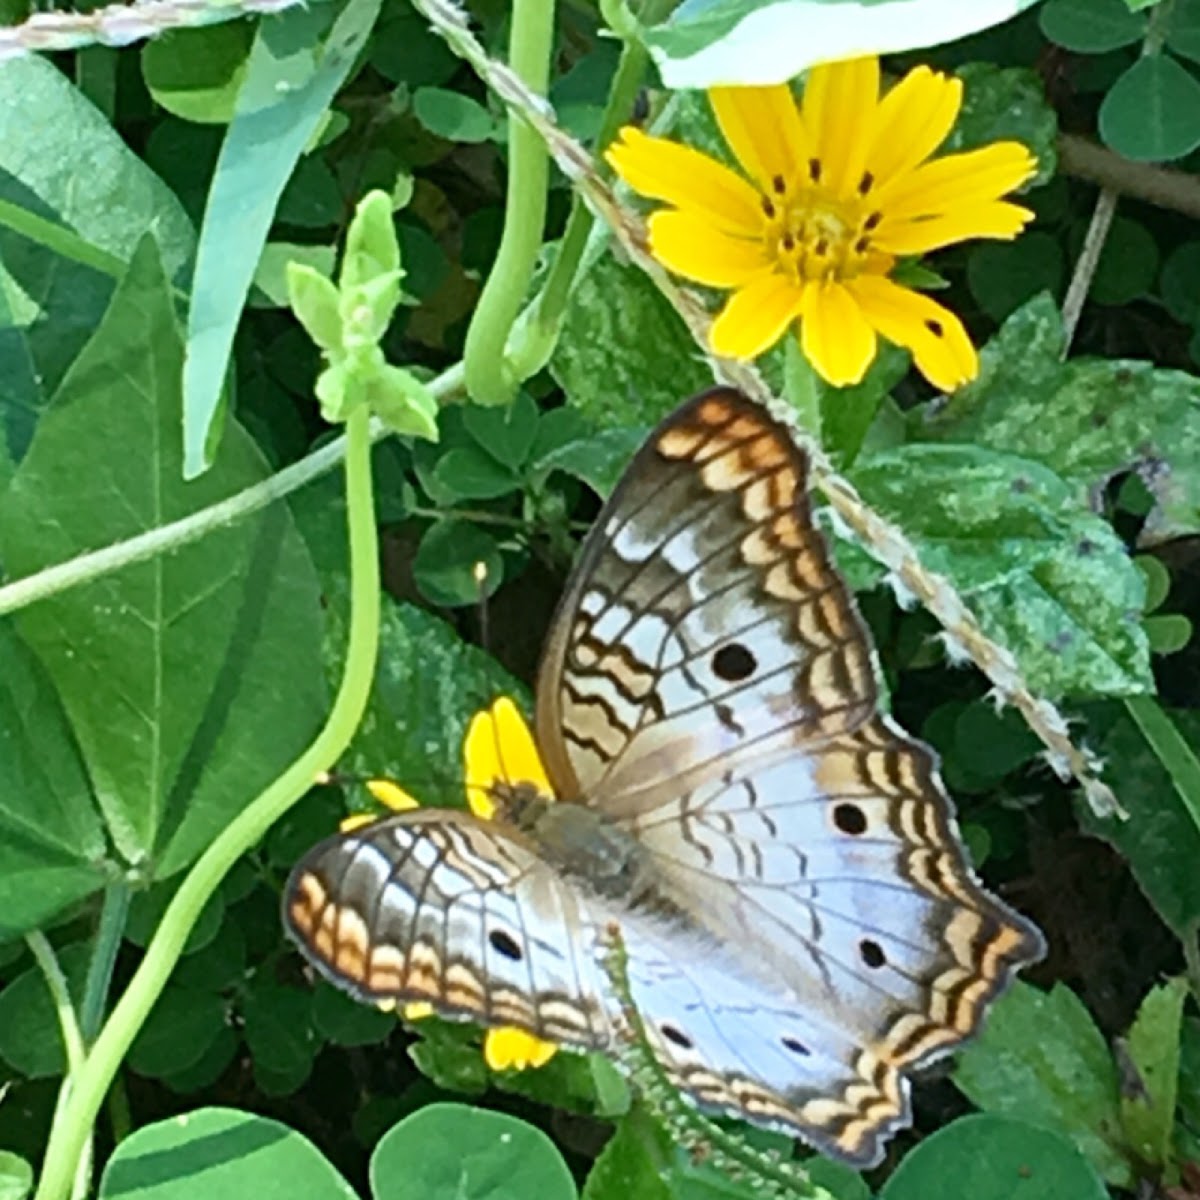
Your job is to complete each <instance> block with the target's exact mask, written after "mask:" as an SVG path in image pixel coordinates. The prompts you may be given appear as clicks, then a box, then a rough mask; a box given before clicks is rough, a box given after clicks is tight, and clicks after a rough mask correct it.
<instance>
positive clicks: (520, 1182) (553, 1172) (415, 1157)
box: [371, 1104, 576, 1200]
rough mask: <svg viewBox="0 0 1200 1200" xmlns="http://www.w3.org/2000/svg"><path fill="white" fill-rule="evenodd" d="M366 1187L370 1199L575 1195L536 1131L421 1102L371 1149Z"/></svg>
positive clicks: (493, 1116) (493, 1115) (560, 1198)
mask: <svg viewBox="0 0 1200 1200" xmlns="http://www.w3.org/2000/svg"><path fill="white" fill-rule="evenodd" d="M414 1162H420V1164H421V1169H420V1170H419V1171H414V1170H413V1169H412V1164H413V1163H414ZM371 1193H372V1195H373V1196H374V1198H375V1200H427V1198H428V1197H430V1196H447V1197H448V1196H454V1197H455V1198H456V1200H508V1198H510V1197H514V1196H537V1197H538V1198H539V1200H543V1198H544V1200H574V1197H575V1195H576V1192H575V1183H574V1181H573V1180H572V1178H571V1172H570V1170H569V1169H568V1167H567V1164H566V1163H565V1162H563V1159H562V1155H561V1154H559V1152H558V1150H557V1149H556V1148H555V1146H554V1143H553V1142H552V1141H551V1140H550V1139H549V1138H548V1137H547V1136H546V1135H545V1134H544V1133H542V1131H541V1130H540V1129H536V1128H535V1127H534V1126H532V1125H529V1124H527V1123H526V1122H525V1121H521V1120H518V1119H517V1118H516V1117H510V1116H508V1115H506V1114H504V1113H497V1112H488V1111H486V1110H484V1109H479V1108H470V1107H468V1106H467V1105H465V1104H430V1105H427V1106H426V1107H425V1108H422V1109H421V1110H420V1111H418V1112H415V1113H413V1114H412V1116H409V1117H405V1119H404V1120H403V1121H401V1122H400V1123H399V1124H398V1125H396V1126H395V1127H393V1128H392V1129H391V1130H389V1131H388V1132H387V1133H386V1134H384V1136H383V1137H382V1138H381V1139H380V1142H379V1145H377V1146H376V1147H375V1153H374V1154H372V1155H371Z"/></svg>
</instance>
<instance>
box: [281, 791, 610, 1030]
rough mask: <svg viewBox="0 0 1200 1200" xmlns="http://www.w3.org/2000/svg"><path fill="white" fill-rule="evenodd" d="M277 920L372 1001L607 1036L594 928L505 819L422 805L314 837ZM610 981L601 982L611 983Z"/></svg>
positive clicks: (322, 966) (337, 977)
mask: <svg viewBox="0 0 1200 1200" xmlns="http://www.w3.org/2000/svg"><path fill="white" fill-rule="evenodd" d="M283 919H284V924H285V926H286V928H287V930H288V932H289V933H290V934H291V936H292V937H293V938H294V939H295V940H296V942H297V943H298V944H299V945H300V947H301V949H302V950H303V951H304V952H305V954H306V956H307V957H308V958H309V960H310V961H311V962H313V963H315V964H316V966H317V967H318V969H319V970H320V971H321V972H322V974H324V975H325V976H326V977H327V978H328V979H329V980H330V981H331V982H333V983H335V984H336V985H338V986H339V987H341V988H343V989H345V990H347V991H349V992H350V993H351V994H352V995H354V996H355V997H356V998H358V999H360V1000H365V1001H369V1002H374V1003H380V1002H385V1001H386V1002H399V1003H405V1002H409V1001H428V1002H429V1003H430V1004H432V1005H433V1007H434V1009H435V1010H436V1011H437V1012H439V1013H440V1014H441V1015H443V1016H447V1017H450V1018H452V1019H461V1020H475V1021H479V1022H482V1023H483V1024H486V1025H513V1026H516V1027H518V1028H520V1029H524V1030H526V1031H527V1032H529V1033H532V1034H535V1035H536V1036H537V1037H540V1038H543V1039H545V1040H547V1041H553V1042H560V1043H564V1044H568V1045H574V1046H582V1047H599V1046H603V1045H606V1044H607V1043H608V1040H609V1037H610V1029H609V1017H608V1013H607V1012H606V1010H605V1007H604V1003H603V1002H602V999H601V997H602V994H603V992H602V978H603V977H602V976H601V975H600V974H599V968H598V967H597V965H596V961H595V956H594V945H595V928H594V924H593V922H592V920H591V919H590V918H589V916H588V914H587V913H586V912H585V910H584V908H583V907H582V905H581V903H580V901H579V899H578V897H577V896H576V895H575V893H574V892H572V890H571V889H570V888H569V887H568V886H566V885H565V884H564V883H563V882H562V880H561V879H560V878H559V877H558V876H557V875H556V874H555V873H554V872H553V871H552V870H551V869H550V868H549V867H547V866H546V865H545V864H544V863H543V862H542V861H541V860H540V859H539V858H538V857H537V854H536V852H535V851H534V849H533V848H532V847H531V846H530V845H529V844H528V843H527V842H525V840H524V839H523V838H522V837H520V836H519V835H518V834H516V833H515V832H513V831H510V830H506V829H504V828H503V827H501V826H499V825H496V824H494V823H490V822H488V823H485V822H482V821H479V820H476V819H475V818H474V817H472V816H470V815H468V814H466V813H458V812H451V811H447V810H433V809H431V810H428V811H424V812H412V813H405V814H402V815H399V816H395V817H389V818H386V819H384V820H381V821H376V822H374V823H372V824H370V825H367V826H364V827H362V828H360V829H357V830H354V831H353V832H350V833H342V834H338V835H337V836H335V837H332V838H329V839H327V840H326V841H324V842H322V843H320V845H318V846H316V847H315V848H314V849H313V850H311V851H310V852H309V853H308V854H307V855H306V856H305V857H304V858H303V859H302V860H301V861H300V862H299V863H298V864H297V865H296V867H295V868H294V870H293V871H292V875H291V878H290V879H289V880H288V885H287V887H286V889H285V891H284V910H283ZM605 990H606V989H605Z"/></svg>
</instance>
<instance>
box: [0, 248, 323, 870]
mask: <svg viewBox="0 0 1200 1200" xmlns="http://www.w3.org/2000/svg"><path fill="white" fill-rule="evenodd" d="M181 358H182V346H181V342H180V338H179V331H178V329H177V327H176V324H175V317H174V312H173V305H172V299H171V294H170V291H169V290H168V287H167V283H166V280H165V278H164V277H163V274H162V269H161V267H160V266H159V264H158V260H157V255H156V254H155V251H154V246H153V243H151V242H150V241H149V239H147V240H146V241H145V242H144V244H143V247H142V249H140V250H139V252H138V254H137V255H136V256H135V258H134V261H133V263H132V264H131V266H130V269H129V272H128V274H127V276H126V278H125V279H124V280H123V281H122V283H121V286H120V288H119V289H118V291H117V292H116V294H115V295H114V297H113V301H112V304H111V305H110V306H109V309H108V311H107V312H106V314H105V316H104V319H103V321H102V322H101V323H100V325H99V328H97V329H96V331H95V333H94V335H93V337H92V340H91V341H90V342H89V344H88V346H87V347H86V348H85V350H84V351H83V352H82V353H81V354H80V356H79V358H78V359H77V360H76V362H75V364H74V366H73V367H72V369H71V372H70V374H69V375H68V377H67V378H66V379H65V380H64V382H63V385H62V387H61V388H60V390H59V392H58V394H57V395H56V396H55V400H54V403H53V405H52V406H51V409H50V411H49V412H48V413H47V415H46V416H45V417H44V418H43V420H42V422H41V424H40V426H39V430H38V435H37V438H36V439H35V442H34V445H33V447H32V448H31V450H30V452H29V454H28V456H27V457H26V459H25V461H24V463H23V464H22V466H21V469H20V471H19V472H18V474H17V476H16V477H15V479H14V481H13V483H12V485H11V487H10V489H9V492H8V494H7V496H6V497H5V498H4V501H3V502H2V503H0V555H2V556H3V559H4V561H5V563H6V565H7V566H8V567H9V568H10V569H11V570H12V571H13V573H14V574H18V575H28V574H32V573H33V572H35V571H37V570H39V569H41V568H42V567H44V566H46V565H48V564H50V563H57V562H61V561H65V560H66V559H69V558H71V557H73V556H74V555H77V554H79V553H81V552H83V551H85V550H92V549H95V548H97V547H100V546H105V545H108V544H109V543H112V542H116V541H120V540H121V539H123V538H128V537H130V536H133V535H135V534H140V533H145V532H146V531H147V530H151V529H154V528H156V527H158V526H161V525H164V524H166V523H168V522H170V521H173V520H175V519H177V518H180V517H183V516H186V515H188V514H190V513H193V512H195V511H196V510H198V509H200V508H203V507H205V506H206V505H209V504H212V503H215V502H216V501H218V500H222V499H224V498H226V497H227V496H229V495H230V494H231V493H233V492H236V491H238V490H240V489H241V488H244V487H246V486H248V485H250V484H252V483H256V482H258V481H259V480H261V479H262V478H263V476H264V475H265V474H266V464H265V463H264V462H263V460H262V456H261V455H260V454H259V452H258V450H257V448H256V447H255V446H254V445H253V444H252V443H251V441H250V439H249V438H248V437H247V436H246V435H245V434H244V433H243V432H242V431H241V430H240V429H239V428H237V427H236V426H232V427H231V429H230V431H229V437H228V438H227V439H226V440H227V445H226V447H225V449H224V451H223V452H222V454H221V455H220V457H219V458H218V460H217V461H216V463H215V465H214V469H213V470H212V471H211V472H210V473H209V475H208V476H207V477H206V478H205V479H204V480H203V481H202V482H198V483H194V484H190V485H188V484H185V483H183V481H182V479H181V473H182V466H183V463H182V457H181V446H180V443H179V438H178V437H177V436H176V435H177V433H178V421H179V403H180V397H179V390H178V387H179V385H178V381H179V377H180V365H181ZM18 628H19V630H20V631H21V633H22V636H23V637H24V638H25V640H26V642H28V644H29V645H30V647H31V648H32V649H33V650H34V652H35V653H36V654H37V655H38V657H39V658H40V659H41V661H42V664H43V666H44V667H45V669H46V671H47V673H48V675H49V676H50V678H51V679H52V680H53V682H54V684H55V686H56V687H57V689H58V692H59V695H60V697H61V699H62V703H63V707H64V708H65V710H66V713H67V716H68V719H69V720H70V723H71V726H72V729H73V731H74V734H75V738H76V740H77V742H78V744H79V747H80V750H81V752H82V756H83V759H84V761H85V763H86V765H87V770H88V773H89V775H90V777H91V781H92V785H93V788H94V790H95V793H96V796H97V798H98V800H99V804H100V808H101V810H102V811H103V813H104V818H105V821H106V822H107V825H108V829H109V833H110V836H111V837H112V840H113V843H114V845H115V847H116V848H117V850H118V852H119V853H120V854H121V855H122V856H123V858H124V859H125V860H126V861H127V862H129V863H136V864H138V865H139V868H140V871H141V872H142V873H143V875H144V876H145V875H149V876H156V877H159V878H162V877H165V876H167V875H169V874H171V873H172V872H174V871H177V870H179V869H180V868H182V867H183V866H185V865H186V864H187V863H189V862H190V861H191V860H192V859H193V858H194V857H195V856H196V855H197V854H198V853H199V852H200V851H201V850H202V849H203V848H204V847H205V846H207V845H208V843H209V842H210V841H211V839H212V837H213V835H214V834H215V832H216V831H217V830H219V829H222V828H223V827H224V826H225V825H226V823H227V822H228V820H229V819H230V817H231V816H232V815H233V814H234V813H236V812H239V811H241V809H242V808H243V807H244V806H245V805H246V803H247V802H248V801H249V800H250V799H251V798H252V797H253V796H254V795H255V793H256V792H257V791H258V790H259V789H260V788H262V787H263V786H265V784H266V783H268V782H269V781H270V780H271V779H273V778H274V777H275V776H276V775H277V774H278V773H279V771H280V770H281V769H282V768H283V767H284V766H285V765H286V764H287V763H289V762H290V761H291V760H292V759H293V758H294V757H295V755H296V754H297V753H298V752H299V751H300V749H301V748H302V747H303V746H304V745H306V744H307V742H308V740H309V738H310V737H311V736H312V734H313V733H314V732H315V731H316V729H317V727H318V725H319V723H320V720H321V717H322V715H323V711H324V707H325V687H324V680H323V678H322V665H321V662H320V659H319V657H318V656H319V646H320V639H321V615H320V608H319V602H318V594H317V586H316V578H315V575H314V573H313V570H312V565H311V562H310V560H309V558H308V555H307V553H306V551H305V548H304V546H303V543H302V542H301V541H300V539H299V537H298V536H297V534H296V532H295V530H294V528H293V526H292V523H291V519H290V517H289V515H288V513H287V511H286V509H285V508H283V507H282V506H275V507H274V508H271V509H268V510H265V511H264V512H262V513H260V514H258V515H256V516H254V517H251V518H248V519H246V520H243V521H241V522H239V523H238V524H236V525H231V526H222V527H220V528H218V529H217V530H215V531H214V532H212V533H210V534H208V535H207V536H205V537H204V538H202V539H200V540H199V541H196V542H193V543H191V544H189V545H187V546H184V547H181V548H178V549H175V550H173V551H172V552H171V553H168V554H163V555H160V556H159V557H156V558H154V559H151V560H149V561H147V562H143V563H138V564H136V565H134V566H130V567H127V568H125V569H123V570H121V571H118V572H116V573H113V574H109V575H106V576H104V577H102V578H100V579H97V580H95V581H94V582H92V583H89V584H86V585H83V586H80V587H76V588H73V589H72V590H70V591H67V592H64V593H61V594H60V595H57V596H54V597H52V598H50V599H48V600H44V601H41V602H40V603H37V604H35V605H33V606H31V607H29V608H27V609H24V610H23V611H22V612H21V614H20V616H19V618H18Z"/></svg>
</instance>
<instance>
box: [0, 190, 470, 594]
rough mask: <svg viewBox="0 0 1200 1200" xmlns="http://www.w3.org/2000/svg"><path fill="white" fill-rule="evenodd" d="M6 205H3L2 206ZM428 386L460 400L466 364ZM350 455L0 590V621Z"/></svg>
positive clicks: (330, 455) (254, 505) (335, 449)
mask: <svg viewBox="0 0 1200 1200" xmlns="http://www.w3.org/2000/svg"><path fill="white" fill-rule="evenodd" d="M2 203H3V202H2V201H0V204H2ZM427 386H428V387H429V390H430V391H431V392H433V394H434V395H435V396H436V397H437V398H438V399H439V400H442V401H445V400H448V399H450V398H451V397H452V396H455V395H456V394H457V393H458V392H459V391H460V390H461V388H462V366H461V364H457V363H456V364H455V365H454V366H453V367H451V368H450V369H449V370H447V371H444V372H443V373H442V374H441V375H439V376H438V377H437V378H436V379H434V380H432V381H431V382H430V383H429V384H428V385H427ZM390 432H391V431H390V430H389V429H388V428H387V426H386V425H384V424H383V423H382V422H381V421H373V422H372V423H371V438H372V440H373V441H379V440H380V439H381V438H384V437H386V436H388V434H389V433H390ZM345 454H346V438H345V436H342V437H339V438H335V439H334V440H333V441H331V442H328V443H326V444H325V445H324V446H322V447H321V448H320V449H319V450H315V451H314V452H313V453H312V454H310V455H308V457H307V458H302V459H301V460H300V461H299V462H297V463H293V464H292V465H291V466H290V467H285V468H284V469H283V470H282V471H280V472H278V473H277V474H275V475H272V476H271V477H270V478H269V479H264V480H263V481H262V482H261V483H256V484H254V485H253V486H251V487H248V488H246V489H245V490H244V491H241V492H237V493H235V494H234V495H232V496H230V497H229V498H228V499H227V500H222V501H220V502H219V503H218V504H213V505H211V506H210V507H208V508H202V509H201V510H200V511H199V512H195V513H192V514H191V515H190V516H187V517H183V518H181V519H180V520H178V521H172V522H171V523H170V524H169V525H160V526H159V527H158V528H157V529H149V530H147V531H146V532H145V533H139V534H138V535H137V536H136V537H131V538H127V539H126V540H125V541H123V542H114V543H113V544H112V545H111V546H103V547H101V549H99V550H91V551H89V552H88V553H87V554H81V555H79V556H78V557H77V558H72V559H68V560H67V561H66V562H63V563H56V564H55V565H54V566H52V567H47V568H46V569H45V570H43V571H39V572H38V573H37V574H36V575H29V576H27V577H26V578H25V579H18V580H16V581H15V582H13V583H9V584H6V585H5V586H4V587H0V616H2V615H3V614H4V613H9V612H13V611H15V610H16V609H19V608H24V607H25V606H26V605H27V604H32V603H33V602H34V601H35V600H45V599H46V598H47V597H48V596H55V595H57V594H58V593H59V592H65V591H67V590H68V589H69V588H73V587H78V586H79V585H80V584H82V583H88V582H90V581H91V580H93V579H98V578H100V577H101V576H103V575H109V574H111V573H112V572H113V571H117V570H120V568H121V567H127V566H129V565H130V564H131V563H136V562H142V561H144V560H145V559H147V558H154V557H155V556H156V555H159V554H165V553H166V552H167V551H169V550H175V549H178V548H179V547H180V546H184V545H187V543H189V542H194V541H195V540H196V539H197V538H202V537H204V535H205V534H207V533H210V532H211V531H212V530H214V529H219V528H220V527H221V526H223V525H229V524H232V523H233V522H234V521H237V520H240V519H241V518H242V517H248V516H249V515H250V514H251V513H253V512H257V511H258V510H259V509H260V508H265V507H266V506H267V505H268V504H272V503H274V502H275V501H276V500H282V499H283V497H284V496H287V495H289V494H290V493H291V492H294V491H297V490H298V489H299V488H302V487H304V485H305V484H308V483H311V482H312V481H313V480H314V479H318V478H319V477H320V476H322V475H324V474H325V473H326V472H327V471H332V470H333V468H334V467H336V466H337V465H338V463H340V462H341V461H342V459H343V458H344V457H345Z"/></svg>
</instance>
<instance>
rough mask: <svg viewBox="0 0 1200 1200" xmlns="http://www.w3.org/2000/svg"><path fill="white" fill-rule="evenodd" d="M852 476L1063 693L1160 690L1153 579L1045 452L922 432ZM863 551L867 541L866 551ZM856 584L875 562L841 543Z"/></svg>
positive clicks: (868, 459) (1029, 670)
mask: <svg viewBox="0 0 1200 1200" xmlns="http://www.w3.org/2000/svg"><path fill="white" fill-rule="evenodd" d="M852 478H853V480H854V482H855V484H856V485H857V486H858V488H859V489H860V490H861V492H862V494H863V496H864V498H865V499H866V500H867V501H868V503H870V504H871V505H872V506H873V507H875V508H877V509H878V510H879V511H881V512H883V513H884V514H886V515H888V516H891V517H893V518H894V519H895V520H896V521H898V522H899V523H900V524H901V525H902V527H903V528H904V530H905V531H906V533H907V534H908V536H909V537H910V538H911V539H912V540H913V541H914V542H915V543H916V546H917V549H918V550H919V552H920V553H921V557H922V560H923V561H924V562H925V564H926V566H927V567H928V568H929V569H930V570H932V571H936V572H938V573H940V574H944V575H946V576H947V577H948V578H949V579H950V580H951V582H952V583H954V584H955V586H956V587H957V588H958V589H959V590H960V591H961V592H962V593H963V594H964V596H965V598H966V599H967V601H968V603H969V604H970V605H971V606H972V608H973V609H974V610H975V612H976V614H977V615H978V616H979V618H980V620H981V621H982V622H983V625H984V628H985V630H986V631H987V632H988V633H989V634H990V635H991V636H993V637H995V638H996V639H997V640H999V641H1000V642H1001V643H1002V644H1004V645H1007V646H1008V647H1009V649H1011V650H1012V651H1013V653H1014V654H1016V655H1017V657H1018V659H1019V660H1020V662H1021V666H1022V668H1023V669H1024V671H1025V673H1026V676H1027V678H1028V679H1029V680H1030V682H1031V683H1032V684H1033V686H1034V687H1035V688H1037V689H1039V690H1042V691H1044V692H1047V693H1049V694H1051V695H1063V694H1068V693H1076V694H1085V695H1087V694H1098V695H1107V694H1131V693H1137V692H1142V691H1147V690H1150V689H1151V687H1152V681H1151V677H1150V667H1149V647H1148V645H1147V642H1146V637H1145V634H1144V632H1143V630H1142V628H1141V625H1140V623H1139V619H1138V618H1139V617H1140V614H1141V610H1142V601H1143V597H1144V590H1145V581H1144V578H1143V576H1142V574H1141V572H1140V571H1138V569H1137V568H1136V567H1135V566H1134V565H1133V562H1132V560H1131V559H1130V558H1129V556H1128V554H1127V553H1126V552H1125V548H1124V546H1123V545H1122V543H1121V542H1120V540H1119V539H1118V538H1117V536H1116V535H1115V534H1114V533H1113V531H1112V529H1111V528H1110V527H1109V526H1108V525H1107V524H1106V523H1105V522H1104V521H1102V520H1100V519H1099V518H1098V517H1095V516H1093V515H1092V514H1091V513H1090V512H1088V511H1087V510H1086V509H1085V508H1084V507H1083V506H1082V505H1081V504H1080V503H1079V502H1078V501H1077V500H1076V498H1075V497H1074V496H1073V495H1072V491H1071V489H1070V488H1068V487H1067V486H1066V485H1065V484H1064V483H1063V482H1062V480H1060V479H1058V478H1057V477H1056V476H1055V475H1054V473H1053V472H1051V471H1048V470H1047V469H1046V468H1044V467H1041V466H1039V465H1038V464H1037V463H1036V462H1030V461H1028V460H1026V459H1021V458H1016V457H1014V456H1011V455H1007V454H1000V453H997V452H996V451H992V450H987V449H982V448H979V447H976V446H970V445H946V446H938V445H929V444H921V443H913V444H909V445H906V446H902V447H900V448H898V449H896V450H893V451H887V452H884V453H881V454H875V455H870V456H863V457H861V458H860V459H859V460H858V462H857V463H856V464H855V467H854V470H853V472H852ZM860 554H861V552H860ZM838 557H839V563H840V564H841V566H842V567H843V569H844V570H847V571H848V572H849V574H850V576H851V578H852V580H853V582H854V583H855V585H856V586H858V585H859V584H861V583H862V582H865V581H866V579H871V578H876V577H877V575H878V570H879V568H878V567H876V566H874V565H872V567H871V568H870V569H869V570H868V571H867V572H866V574H865V576H864V574H863V572H862V558H861V557H859V556H858V555H851V554H847V553H846V552H845V551H839V556H838Z"/></svg>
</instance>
